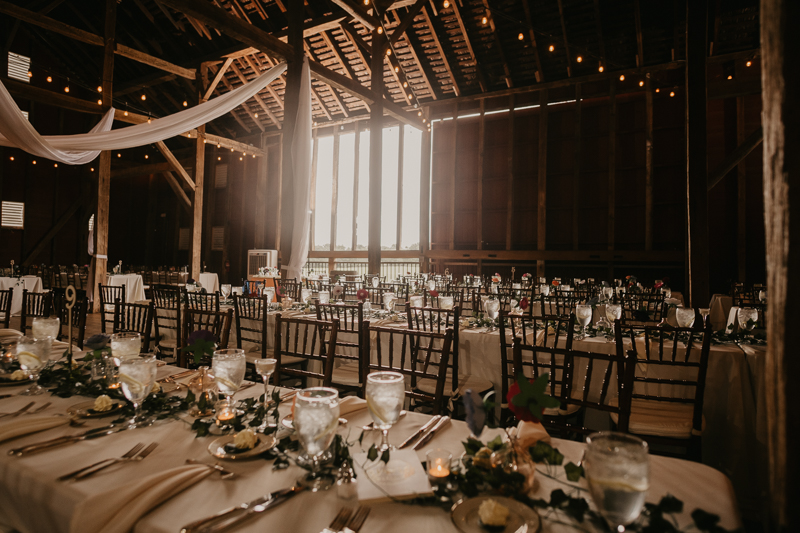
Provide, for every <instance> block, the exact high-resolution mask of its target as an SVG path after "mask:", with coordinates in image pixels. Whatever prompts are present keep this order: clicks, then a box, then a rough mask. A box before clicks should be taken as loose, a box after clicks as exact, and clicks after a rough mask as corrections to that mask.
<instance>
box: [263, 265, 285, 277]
mask: <svg viewBox="0 0 800 533" xmlns="http://www.w3.org/2000/svg"><path fill="white" fill-rule="evenodd" d="M258 275H259V276H260V277H262V278H279V277H280V272H279V271H278V268H277V267H261V268H259V269H258Z"/></svg>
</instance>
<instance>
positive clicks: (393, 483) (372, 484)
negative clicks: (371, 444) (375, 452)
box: [353, 450, 433, 503]
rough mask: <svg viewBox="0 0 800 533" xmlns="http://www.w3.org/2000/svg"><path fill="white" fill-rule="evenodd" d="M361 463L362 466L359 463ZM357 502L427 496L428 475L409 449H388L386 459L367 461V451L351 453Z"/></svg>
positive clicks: (429, 494) (428, 488) (429, 488)
mask: <svg viewBox="0 0 800 533" xmlns="http://www.w3.org/2000/svg"><path fill="white" fill-rule="evenodd" d="M362 465H363V466H362ZM353 468H354V469H355V472H356V476H357V478H358V500H359V502H362V503H363V502H370V503H381V502H389V501H392V499H395V500H407V499H412V498H416V497H417V496H431V495H432V494H433V489H431V484H430V483H429V482H428V474H427V473H426V472H425V469H424V468H423V467H422V463H421V462H420V461H419V458H418V457H417V453H416V452H415V451H413V450H392V451H391V452H390V457H389V462H388V463H383V462H382V461H381V460H380V459H378V460H377V461H372V462H370V461H368V460H367V452H361V453H357V454H355V455H354V456H353Z"/></svg>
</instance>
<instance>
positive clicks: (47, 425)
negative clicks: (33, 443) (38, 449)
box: [0, 415, 69, 442]
mask: <svg viewBox="0 0 800 533" xmlns="http://www.w3.org/2000/svg"><path fill="white" fill-rule="evenodd" d="M67 423H69V417H67V416H52V415H49V416H26V415H22V416H20V417H17V418H11V419H6V420H5V421H2V419H0V442H3V441H6V440H10V439H14V438H16V437H22V436H23V435H28V434H30V433H37V432H39V431H44V430H46V429H51V428H54V427H58V426H63V425H64V424H67Z"/></svg>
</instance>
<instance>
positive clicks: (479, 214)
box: [475, 100, 486, 250]
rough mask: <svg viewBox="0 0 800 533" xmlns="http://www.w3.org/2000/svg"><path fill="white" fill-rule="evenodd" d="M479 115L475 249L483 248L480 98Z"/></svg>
mask: <svg viewBox="0 0 800 533" xmlns="http://www.w3.org/2000/svg"><path fill="white" fill-rule="evenodd" d="M480 113H481V116H480V118H479V119H478V168H477V169H476V170H477V173H478V176H477V178H478V186H477V191H476V198H475V207H476V210H477V213H476V216H475V226H476V228H475V229H476V232H475V238H476V240H477V241H478V242H477V245H478V247H477V249H478V250H483V155H484V149H485V146H486V100H481V107H480Z"/></svg>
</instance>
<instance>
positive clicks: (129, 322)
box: [113, 300, 155, 353]
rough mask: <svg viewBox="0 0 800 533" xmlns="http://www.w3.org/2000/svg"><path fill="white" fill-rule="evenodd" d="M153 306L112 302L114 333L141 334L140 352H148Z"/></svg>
mask: <svg viewBox="0 0 800 533" xmlns="http://www.w3.org/2000/svg"><path fill="white" fill-rule="evenodd" d="M154 315H155V306H154V304H153V302H150V303H149V304H129V303H125V302H122V301H120V300H117V301H116V302H114V329H113V332H114V333H126V332H131V333H138V334H139V335H141V336H142V353H150V338H151V334H152V331H153V316H154Z"/></svg>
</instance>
